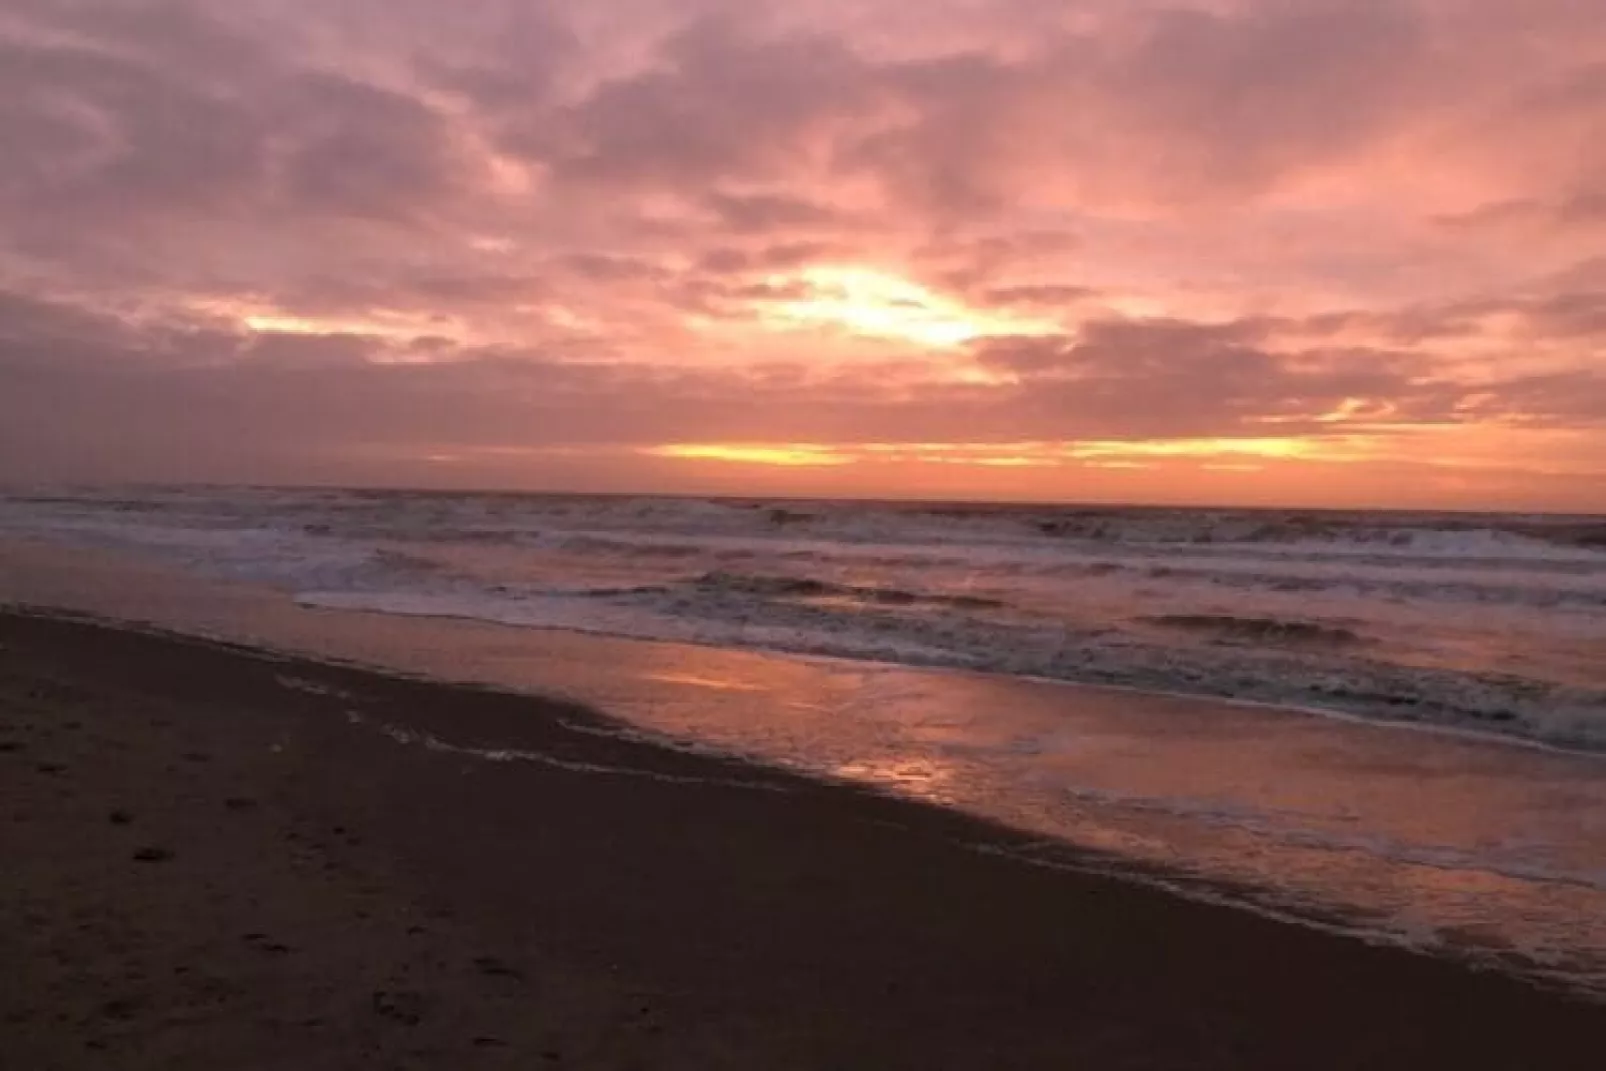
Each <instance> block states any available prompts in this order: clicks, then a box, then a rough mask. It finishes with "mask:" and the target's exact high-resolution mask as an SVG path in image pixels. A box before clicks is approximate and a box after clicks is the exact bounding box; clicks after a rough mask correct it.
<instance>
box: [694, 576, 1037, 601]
mask: <svg viewBox="0 0 1606 1071" xmlns="http://www.w3.org/2000/svg"><path fill="white" fill-rule="evenodd" d="M696 585H697V586H698V587H700V588H704V589H712V590H716V591H724V592H735V593H740V594H744V595H757V596H761V597H764V598H800V599H831V598H837V599H846V600H850V601H857V602H862V603H866V604H870V605H879V606H947V607H953V608H956V609H962V610H996V609H1001V608H1002V607H1004V606H1006V605H1008V604H1007V603H1005V602H1004V600H1002V599H995V598H989V597H987V596H982V595H937V594H931V593H928V592H918V591H907V590H905V589H903V588H889V587H873V586H859V585H855V584H836V583H831V582H830V581H826V580H816V579H813V578H811V577H799V576H768V575H762V574H752V573H726V572H712V573H705V574H703V575H702V576H700V577H698V578H697V581H696Z"/></svg>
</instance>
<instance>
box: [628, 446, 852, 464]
mask: <svg viewBox="0 0 1606 1071" xmlns="http://www.w3.org/2000/svg"><path fill="white" fill-rule="evenodd" d="M644 452H645V453H647V454H649V455H651V456H653V457H669V458H678V459H681V460H691V461H727V462H738V463H741V462H745V463H747V464H752V465H781V466H786V467H802V466H810V465H851V464H852V463H853V462H854V461H855V460H857V458H855V457H854V455H853V454H851V453H846V452H843V451H839V450H837V449H835V448H833V447H829V446H819V445H816V444H812V443H790V444H780V445H769V446H756V445H744V444H741V443H669V444H666V445H664V446H654V447H651V448H649V449H648V450H646V451H644Z"/></svg>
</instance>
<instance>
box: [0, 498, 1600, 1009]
mask: <svg viewBox="0 0 1606 1071" xmlns="http://www.w3.org/2000/svg"><path fill="white" fill-rule="evenodd" d="M0 540H10V541H17V540H25V541H30V542H33V543H38V542H44V543H48V544H51V545H54V546H56V547H63V548H69V549H72V548H76V549H78V550H80V551H94V552H112V553H113V554H115V555H116V556H118V558H119V560H127V561H131V562H141V563H148V564H150V565H152V566H156V567H160V568H161V569H163V570H166V571H167V572H166V573H165V574H164V575H171V576H176V577H184V578H190V579H191V580H193V582H194V583H195V584H196V585H197V587H196V590H197V591H200V590H202V587H204V586H205V585H211V586H212V587H213V588H214V589H216V590H220V591H221V590H225V589H227V590H242V591H243V590H250V591H256V592H271V593H273V594H274V597H275V598H276V599H278V600H279V601H280V602H281V603H285V604H288V603H291V602H293V603H294V604H295V605H296V606H299V607H300V608H301V610H299V611H297V612H298V613H300V614H301V615H302V616H301V618H300V619H298V620H300V621H301V623H300V624H297V625H296V626H295V627H294V629H292V630H291V631H297V630H299V632H297V634H298V635H300V636H302V637H303V638H305V637H311V636H321V638H318V639H314V640H306V641H305V642H302V643H300V645H299V646H300V648H301V649H302V650H303V651H305V650H307V649H308V648H315V647H319V646H320V645H323V649H325V650H326V651H327V652H328V653H331V654H341V655H343V656H346V657H352V658H358V659H360V660H364V661H368V662H373V663H378V664H382V665H386V666H388V667H390V668H400V669H406V670H409V671H413V672H420V673H424V674H425V675H438V676H443V677H451V678H454V679H472V680H476V681H479V682H482V683H488V684H493V685H498V686H504V687H514V688H526V689H533V690H541V691H550V692H556V693H558V694H563V695H566V696H568V697H571V698H575V699H579V700H581V701H583V702H586V703H589V704H592V705H595V706H597V707H599V708H600V709H602V710H604V711H605V712H607V713H609V714H612V715H615V716H617V717H619V718H622V719H624V720H625V722H626V723H628V725H629V726H630V728H629V729H622V730H621V731H629V732H641V733H643V734H647V735H649V736H651V737H652V738H654V739H656V740H661V741H664V742H666V743H668V744H670V745H671V746H680V747H699V748H700V747H710V748H715V749H717V750H721V751H725V752H731V753H736V754H739V755H743V756H746V757H751V758H755V759H758V760H761V761H765V762H771V763H776V764H779V765H783V766H787V767H789V768H795V769H800V770H804V771H806V772H808V773H810V774H812V775H815V776H820V777H827V778H834V779H840V780H845V781H850V782H853V783H856V784H867V785H870V786H873V787H875V788H877V789H879V790H884V791H889V792H894V793H898V794H901V795H908V796H914V797H917V798H922V799H926V800H929V801H931V802H933V803H936V804H939V805H942V806H948V807H957V808H960V809H964V810H967V811H972V812H976V813H979V814H982V815H984V816H986V817H990V818H994V819H996V820H998V821H1001V822H1005V823H1008V824H1010V825H1012V826H1015V827H1017V828H1024V829H1027V830H1030V831H1033V832H1036V833H1040V834H1042V836H1043V848H1042V851H1041V852H1040V853H1036V856H1037V857H1036V858H1034V859H1032V860H1031V861H1033V862H1036V863H1039V864H1041V865H1076V866H1098V867H1102V868H1108V869H1115V870H1119V871H1121V872H1122V873H1126V874H1128V875H1129V876H1132V877H1134V878H1135V879H1138V880H1146V881H1152V882H1158V883H1162V884H1165V885H1167V887H1173V888H1175V889H1177V890H1178V891H1179V892H1182V893H1183V894H1184V895H1190V896H1200V897H1208V898H1213V899H1219V900H1226V901H1228V902H1232V903H1236V904H1239V905H1240V906H1243V907H1245V908H1246V909H1251V910H1257V911H1263V912H1268V913H1273V914H1276V915H1278V917H1284V918H1289V919H1291V920H1296V921H1298V922H1300V923H1301V924H1306V925H1315V926H1322V927H1326V928H1334V929H1339V930H1341V931H1343V932H1346V933H1351V934H1354V935H1356V936H1358V937H1361V938H1362V939H1367V940H1376V941H1386V942H1389V943H1403V944H1406V945H1408V946H1410V947H1417V948H1423V949H1431V950H1434V951H1438V952H1448V953H1450V954H1454V955H1458V956H1465V957H1467V958H1469V959H1472V960H1474V961H1477V962H1479V963H1482V964H1485V965H1490V966H1495V967H1498V968H1500V969H1508V970H1517V971H1521V972H1524V973H1528V974H1530V975H1532V976H1533V977H1535V978H1539V979H1541V980H1544V981H1546V982H1548V983H1554V984H1560V985H1565V986H1567V987H1569V988H1578V989H1582V990H1586V991H1589V992H1595V993H1599V994H1602V995H1606V519H1603V518H1599V517H1593V518H1592V517H1562V516H1549V515H1513V514H1476V515H1475V514H1437V513H1409V514H1407V513H1393V512H1388V513H1385V512H1325V511H1291V510H1238V509H1159V508H1116V507H1060V506H1019V505H987V504H951V503H903V502H846V501H780V500H771V499H708V498H685V497H680V498H677V497H667V496H634V497H624V496H580V495H544V494H513V493H483V494H479V493H434V492H403V491H370V490H331V489H317V490H286V489H263V488H173V487H163V488H141V489H127V488H124V489H118V490H116V491H104V490H75V491H63V490H59V489H57V490H51V491H49V492H32V493H20V492H14V493H11V494H9V495H7V496H4V497H0ZM87 575H88V574H86V576H87ZM20 583H21V581H20V580H17V578H13V583H12V584H11V587H12V588H17V586H18V584H20ZM96 583H100V582H99V581H96ZM91 586H93V585H91ZM101 586H102V587H107V586H116V582H115V581H108V582H106V583H101ZM0 601H34V602H37V601H40V600H38V599H28V600H18V599H17V596H16V594H15V592H14V591H12V590H0ZM92 601H93V600H91V602H92ZM173 605H177V604H173ZM253 605H254V604H253ZM142 607H144V608H142V609H141V610H140V611H139V612H138V613H129V612H124V613H122V614H121V616H137V617H141V618H143V619H145V620H148V621H150V622H153V623H156V624H160V625H164V626H167V627H179V628H184V627H186V626H188V625H193V624H194V623H195V622H194V620H191V621H186V620H185V619H184V616H183V614H181V613H178V612H177V611H174V610H173V609H172V608H171V606H169V605H168V604H166V603H162V602H161V601H160V600H146V602H145V603H144V604H142ZM75 608H79V609H83V608H91V609H93V608H94V606H92V605H87V604H86V605H79V606H76V607H75ZM253 613H255V611H253ZM270 616H271V615H270ZM235 618H236V619H237V620H238V623H239V624H240V629H236V630H234V631H233V632H232V633H231V632H229V630H227V629H222V630H220V629H218V628H217V627H215V626H216V620H212V621H211V622H210V624H211V625H212V626H213V627H211V628H210V631H212V632H213V633H214V634H227V635H230V636H231V638H249V639H252V640H258V641H267V640H273V639H275V638H276V636H275V634H273V630H272V629H270V628H268V627H267V625H266V624H265V622H266V621H267V620H268V617H267V616H261V615H258V616H257V617H255V618H253V617H252V615H251V614H243V613H242V614H235ZM195 620H199V618H196V619H195ZM247 626H249V627H247ZM337 626H338V627H337ZM264 629H266V630H267V631H266V632H264V631H263V630H264ZM319 629H322V630H323V632H322V633H321V634H320V633H319V631H318V630H319ZM242 630H243V631H242ZM283 635H288V633H283ZM341 637H345V638H344V639H342V638H341ZM353 637H355V638H353ZM278 638H282V635H281V636H279V637H278ZM640 641H648V642H645V643H644V642H640ZM291 646H295V645H294V644H291ZM287 686H290V687H293V686H294V682H293V681H291V682H289V683H287ZM1089 686H1091V687H1089ZM376 728H381V729H382V728H383V727H376ZM434 744H435V745H437V746H448V745H449V742H442V741H436V742H434ZM469 751H470V752H471V751H472V749H469ZM465 753H467V752H465ZM479 757H480V758H482V759H484V760H485V761H511V760H516V759H517V758H518V756H508V755H491V754H487V755H482V756H479ZM1066 846H1070V847H1073V848H1075V849H1076V851H1074V852H1071V853H1070V854H1066V852H1064V851H1062V850H1061V849H1062V848H1064V847H1066ZM978 850H986V847H985V846H978Z"/></svg>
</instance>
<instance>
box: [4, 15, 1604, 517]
mask: <svg viewBox="0 0 1606 1071" xmlns="http://www.w3.org/2000/svg"><path fill="white" fill-rule="evenodd" d="M1597 7H1598V5H1592V4H1587V3H1581V2H1571V0H1538V2H1535V3H1530V4H1524V5H1521V8H1520V10H1519V9H1518V8H1517V7H1514V6H1513V5H1510V4H1508V3H1503V2H1496V0H1390V2H1384V0H1375V2H1374V0H1220V2H1203V0H1194V2H1188V0H1173V2H1170V3H1150V2H1147V0H1137V2H1133V0H1122V2H1116V0H1084V2H1081V3H1056V4H1048V3H1042V2H1038V0H993V2H977V0H948V2H934V3H932V4H929V5H922V7H921V9H920V12H919V17H918V18H917V17H915V16H914V15H912V14H911V9H910V8H909V7H908V6H907V5H895V4H891V3H887V4H849V3H846V2H841V3H835V2H828V3H820V4H813V5H808V6H806V8H798V7H795V6H794V5H763V4H751V3H737V2H735V0H699V2H694V3H687V2H675V3H671V2H670V0H598V2H597V3H593V4H587V5H573V4H560V3H556V2H542V0H472V2H470V3H467V4H463V5H456V6H453V7H451V8H448V7H447V6H443V5H439V4H435V3H428V2H425V0H401V2H394V0H392V2H383V3H381V2H379V0H353V2H351V3H347V4H341V5H327V4H315V3H312V2H311V0H305V2H303V0H244V2H241V3H237V4H230V5H217V4H204V3H199V2H187V0H17V2H14V3H11V4H8V5H7V6H6V9H5V11H4V12H0V143H3V144H5V145H7V146H8V147H9V148H10V150H11V151H10V152H9V153H8V157H9V159H10V161H11V162H10V163H9V164H8V167H7V168H6V169H5V170H4V171H3V172H0V477H3V478H7V479H11V480H17V481H35V482H37V481H56V480H130V479H134V480H190V479H196V480H220V481H289V482H304V481H311V482H329V481H333V482H350V481H356V482H378V483H403V484H443V483H444V484H450V485H457V486H471V485H503V486H531V487H539V486H562V487H595V488H599V489H613V490H624V489H685V490H729V491H741V490H749V489H750V490H753V491H759V492H772V493H792V492H796V493H864V494H930V495H941V494H961V495H975V494H1005V495H1009V496H1012V497H1051V498H1078V497H1093V498H1110V497H1115V498H1157V499H1162V500H1170V501H1180V500H1204V499H1230V500H1240V501H1256V502H1277V501H1296V500H1297V501H1308V502H1331V503H1334V504H1342V503H1378V504H1391V505H1407V504H1424V505H1448V506H1478V505H1490V506H1512V507H1520V508H1554V509H1576V510H1584V509H1606V259H1603V258H1602V256H1601V253H1600V251H1601V250H1602V249H1603V248H1606V138H1601V137H1599V136H1598V135H1599V131H1600V130H1601V129H1602V127H1603V126H1606V61H1603V59H1602V57H1606V15H1603V14H1602V13H1601V12H1599V11H1598V10H1596V8H1597Z"/></svg>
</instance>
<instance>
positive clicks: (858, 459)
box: [644, 435, 1377, 472]
mask: <svg viewBox="0 0 1606 1071" xmlns="http://www.w3.org/2000/svg"><path fill="white" fill-rule="evenodd" d="M644 452H645V453H647V454H649V455H652V456H655V457H665V458H675V459H680V460H690V461H722V462H731V463H745V464H755V465H782V466H820V465H852V464H857V463H871V464H907V463H916V464H923V465H959V466H963V465H975V466H980V467H983V468H1062V467H1080V468H1106V469H1114V468H1153V467H1155V466H1156V465H1160V464H1164V463H1166V462H1179V463H1189V464H1198V465H1200V466H1201V467H1204V468H1208V469H1212V470H1221V471H1246V472H1247V471H1258V470H1259V469H1260V468H1261V467H1262V464H1261V463H1270V462H1279V461H1282V462H1300V461H1319V462H1345V461H1363V460H1369V459H1371V458H1374V457H1376V456H1377V443H1376V442H1375V441H1374V437H1371V436H1364V435H1345V436H1328V437H1320V438H1318V437H1311V438H1303V439H1301V438H1244V439H1103V440H1088V441H1081V442H1014V443H839V444H834V445H827V444H822V443H782V444H755V443H670V444H667V445H663V446H655V447H651V448H649V449H647V450H646V451H644Z"/></svg>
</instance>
